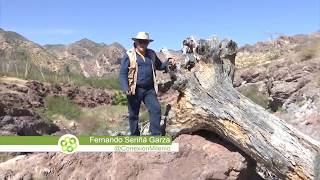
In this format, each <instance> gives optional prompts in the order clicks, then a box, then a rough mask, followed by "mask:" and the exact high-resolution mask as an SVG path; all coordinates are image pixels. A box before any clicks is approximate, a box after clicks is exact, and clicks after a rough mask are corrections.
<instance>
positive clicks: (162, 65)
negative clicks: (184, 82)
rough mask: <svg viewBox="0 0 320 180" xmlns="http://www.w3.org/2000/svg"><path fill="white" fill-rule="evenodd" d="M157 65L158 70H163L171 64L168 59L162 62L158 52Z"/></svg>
mask: <svg viewBox="0 0 320 180" xmlns="http://www.w3.org/2000/svg"><path fill="white" fill-rule="evenodd" d="M153 53H155V52H153ZM155 58H156V59H155V66H156V70H159V71H162V70H167V66H168V64H169V62H168V60H167V61H165V62H161V60H160V59H159V58H158V56H157V54H156V53H155Z"/></svg>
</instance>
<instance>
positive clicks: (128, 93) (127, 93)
mask: <svg viewBox="0 0 320 180" xmlns="http://www.w3.org/2000/svg"><path fill="white" fill-rule="evenodd" d="M122 93H123V94H125V95H127V96H130V95H132V94H131V92H130V91H129V90H127V91H122Z"/></svg>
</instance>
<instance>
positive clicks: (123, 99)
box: [113, 91, 128, 105]
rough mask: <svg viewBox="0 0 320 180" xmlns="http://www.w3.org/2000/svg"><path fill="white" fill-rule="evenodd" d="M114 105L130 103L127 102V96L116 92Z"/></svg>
mask: <svg viewBox="0 0 320 180" xmlns="http://www.w3.org/2000/svg"><path fill="white" fill-rule="evenodd" d="M113 104H114V105H127V104H128V101H127V96H126V95H125V94H124V93H122V92H121V91H116V93H115V95H114V101H113Z"/></svg>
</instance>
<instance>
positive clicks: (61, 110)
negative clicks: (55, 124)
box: [37, 96, 81, 119]
mask: <svg viewBox="0 0 320 180" xmlns="http://www.w3.org/2000/svg"><path fill="white" fill-rule="evenodd" d="M37 112H38V113H40V115H41V116H42V117H45V118H47V119H51V117H52V116H53V115H57V114H58V115H63V116H64V117H66V118H67V119H78V118H79V117H80V115H81V108H80V106H79V105H77V104H75V103H73V102H72V101H71V100H70V99H68V98H67V97H62V96H48V97H46V99H45V107H44V108H39V109H37Z"/></svg>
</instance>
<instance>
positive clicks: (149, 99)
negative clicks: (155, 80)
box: [127, 87, 162, 136]
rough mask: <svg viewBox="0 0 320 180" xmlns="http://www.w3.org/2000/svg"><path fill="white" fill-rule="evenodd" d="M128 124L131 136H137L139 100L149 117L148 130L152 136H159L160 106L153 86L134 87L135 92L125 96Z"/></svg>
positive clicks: (138, 133) (138, 131)
mask: <svg viewBox="0 0 320 180" xmlns="http://www.w3.org/2000/svg"><path fill="white" fill-rule="evenodd" d="M127 99H128V111H129V125H130V133H131V135H132V136H139V135H140V130H139V110H140V105H141V101H143V103H144V104H145V106H146V107H147V109H148V112H149V117H150V131H151V135H152V136H160V135H161V134H162V133H161V126H160V121H161V107H160V103H159V101H158V98H157V94H156V92H155V90H154V88H153V87H149V88H138V87H137V88H136V94H135V95H131V96H127Z"/></svg>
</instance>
